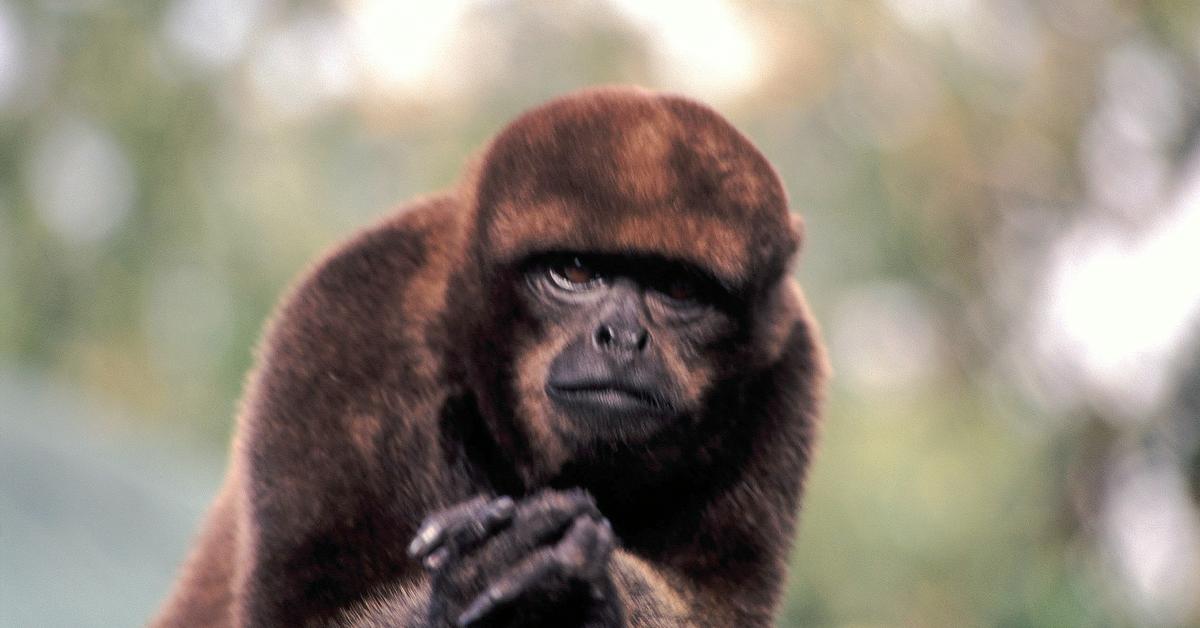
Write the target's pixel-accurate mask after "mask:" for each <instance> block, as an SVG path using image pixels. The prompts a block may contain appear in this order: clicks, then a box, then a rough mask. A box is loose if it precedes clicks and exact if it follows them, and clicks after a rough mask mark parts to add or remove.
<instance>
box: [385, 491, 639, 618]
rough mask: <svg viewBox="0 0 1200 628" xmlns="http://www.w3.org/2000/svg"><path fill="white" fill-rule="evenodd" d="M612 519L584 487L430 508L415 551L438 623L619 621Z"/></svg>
mask: <svg viewBox="0 0 1200 628" xmlns="http://www.w3.org/2000/svg"><path fill="white" fill-rule="evenodd" d="M614 546H615V541H614V538H613V532H612V528H611V527H610V526H609V523H608V520H606V519H605V518H604V517H603V516H602V515H601V514H600V511H599V510H598V509H597V508H596V504H595V502H593V501H592V498H591V496H589V495H588V494H587V493H586V492H584V491H582V490H571V491H554V490H549V489H546V490H542V491H539V492H538V493H535V494H533V495H531V496H529V497H526V498H524V499H522V500H520V501H519V502H514V501H513V500H512V499H511V498H509V497H499V498H495V499H488V498H485V497H476V498H475V499H472V500H470V501H466V502H463V503H461V504H458V505H456V506H453V507H450V508H448V509H446V510H442V511H439V512H436V513H434V514H432V515H429V516H428V517H427V518H426V519H425V521H424V522H423V523H422V524H421V527H420V529H419V530H418V531H417V535H416V537H415V538H414V539H413V541H412V544H411V545H410V546H409V550H408V551H409V554H410V555H412V556H413V557H414V558H417V559H418V560H420V561H421V562H422V564H423V565H424V566H425V568H426V569H427V570H429V572H430V576H431V577H430V582H431V599H430V606H429V609H430V624H431V625H433V626H588V627H599V626H620V625H622V614H623V613H622V609H621V604H620V601H619V600H618V598H617V595H616V590H615V588H614V587H613V583H612V579H611V577H610V575H609V559H610V557H611V556H612V551H613V547H614Z"/></svg>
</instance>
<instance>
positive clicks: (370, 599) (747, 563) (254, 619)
mask: <svg viewBox="0 0 1200 628" xmlns="http://www.w3.org/2000/svg"><path fill="white" fill-rule="evenodd" d="M791 220H792V219H791V217H790V216H789V214H788V210H787V202H786V198H785V197H784V193H783V190H782V187H781V185H780V182H779V179H778V177H777V176H776V174H775V172H774V171H773V170H772V169H771V167H770V165H769V164H768V163H767V162H766V160H765V159H764V158H763V157H762V155H761V154H759V153H758V151H757V150H755V149H754V148H753V146H752V145H751V144H750V143H749V141H748V140H746V139H745V138H744V137H743V136H742V135H741V134H739V133H738V132H737V131H736V130H734V129H733V127H731V126H730V125H729V124H728V123H727V122H726V121H725V120H724V119H722V118H721V117H720V116H719V115H718V114H716V113H715V112H713V111H712V110H710V109H708V108H707V107H705V106H703V105H700V104H698V103H695V102H693V101H690V100H687V99H684V98H680V97H676V96H667V95H659V94H655V93H653V92H648V91H644V90H637V89H629V88H605V89H598V90H589V91H585V92H580V93H576V94H572V95H569V96H567V97H565V98H562V99H559V100H556V101H553V102H551V103H549V104H547V105H544V106H542V107H540V108H537V109H534V110H532V111H531V112H529V113H527V114H525V115H524V116H522V117H520V118H518V119H517V120H516V121H515V122H513V123H512V124H511V125H509V126H508V127H507V128H506V129H505V130H503V131H502V132H501V133H500V134H499V135H498V136H497V137H496V138H495V139H494V140H493V141H492V143H491V144H490V145H489V147H488V148H487V149H486V150H485V152H484V153H483V157H482V159H481V160H480V161H479V163H478V164H476V165H475V166H474V167H472V168H471V169H470V170H469V171H468V173H467V175H466V176H465V177H464V179H463V182H462V184H461V185H460V186H458V187H457V188H456V189H455V190H453V191H452V192H450V193H448V194H445V195H441V196H435V197H430V198H427V199H424V200H421V201H418V202H415V203H412V204H410V205H409V206H407V207H404V208H402V209H401V210H399V211H397V212H396V213H395V214H393V215H391V216H389V217H387V218H386V219H384V220H383V221H381V222H380V223H379V224H377V225H375V226H373V227H371V228H368V229H366V230H364V231H363V232H361V233H359V234H358V235H357V236H355V237H354V238H352V239H351V240H350V241H349V242H347V243H345V244H344V245H342V246H340V247H337V248H336V249H335V250H334V251H333V252H332V253H330V254H329V255H327V256H325V257H324V259H323V260H321V261H320V262H319V263H318V264H317V265H316V266H315V267H314V268H313V269H312V270H311V271H309V272H308V273H307V275H306V276H305V277H304V279H303V280H302V281H301V282H299V284H298V285H297V286H296V288H295V289H294V290H292V292H291V294H290V295H288V297H287V298H286V299H285V301H284V304H283V305H282V306H281V308H280V309H279V311H278V313H277V315H276V317H275V319H274V321H273V323H272V324H271V325H270V328H269V330H268V332H267V334H266V338H265V340H264V343H263V346H262V348H261V352H260V355H259V359H258V366H257V368H256V370H255V372H254V375H253V377H252V380H251V383H250V385H249V387H248V390H247V393H246V398H245V400H244V403H243V407H242V411H241V414H240V417H239V424H238V437H237V441H236V446H235V460H234V462H233V464H232V466H231V471H230V479H229V481H228V482H227V487H226V490H225V491H224V492H223V493H222V495H221V497H219V498H218V501H217V503H216V505H215V506H214V508H213V513H212V514H211V515H210V517H209V518H208V521H207V522H206V524H205V528H204V532H203V533H202V534H201V537H200V541H199V543H198V546H197V549H196V550H195V552H194V553H193V555H192V557H191V558H190V559H189V561H188V562H187V564H186V565H185V567H184V571H183V574H182V576H181V578H180V580H179V583H178V584H177V586H176V588H175V590H174V591H173V593H172V595H171V597H170V598H169V599H168V601H167V603H166V605H165V606H164V608H163V610H162V612H161V614H160V615H159V617H158V618H157V619H156V620H155V621H154V622H153V625H155V626H201V625H203V626H248V625H254V626H267V625H270V626H275V625H306V624H312V623H329V622H342V623H346V624H352V625H364V626H367V625H370V626H379V625H405V626H407V625H422V623H421V621H420V619H419V616H420V615H421V614H422V612H423V610H422V609H424V608H425V607H426V601H427V599H426V598H427V596H428V595H429V588H428V585H427V581H426V578H425V575H424V573H423V572H422V570H421V569H420V568H419V566H418V565H417V564H416V563H415V562H414V561H413V560H412V559H410V558H408V556H407V555H406V554H405V545H406V544H407V542H408V540H409V539H410V538H411V536H412V534H413V533H414V531H415V528H416V526H417V525H418V523H419V522H420V520H421V518H422V517H423V516H424V515H425V514H426V513H428V512H430V511H431V510H434V509H438V508H444V507H447V506H449V505H451V504H453V503H456V502H459V501H462V500H465V499H468V498H471V497H473V496H475V495H479V494H485V495H499V494H510V495H515V496H520V495H525V494H528V493H529V492H531V491H533V490H536V489H538V488H540V487H543V486H549V487H555V488H567V487H572V486H582V487H584V488H587V489H588V490H589V491H591V492H592V494H593V495H594V496H595V498H596V501H597V503H598V505H599V507H600V509H601V511H602V512H603V513H604V514H605V515H606V516H607V517H608V518H609V519H610V520H611V521H612V524H613V526H614V529H615V531H616V533H617V535H618V537H619V538H620V541H621V549H620V550H618V552H617V553H616V554H615V555H614V558H613V563H612V566H611V569H612V570H613V576H614V578H613V580H614V582H615V583H616V585H617V588H618V591H619V594H620V596H621V599H622V601H623V602H624V604H625V607H626V615H627V621H628V623H629V624H630V625H633V626H676V625H713V626H716V625H720V626H730V625H739V626H754V625H767V624H768V623H769V622H770V620H771V617H772V615H773V612H774V609H775V606H776V604H777V601H778V598H779V594H780V589H781V583H782V579H783V575H784V566H785V558H786V556H787V552H788V548H789V545H790V539H791V537H792V534H793V529H794V521H795V512H796V510H797V508H798V506H799V501H800V495H801V485H802V480H803V477H804V474H805V470H806V468H807V466H808V461H809V458H810V456H811V448H812V443H813V439H814V430H815V427H816V421H817V412H818V406H819V398H820V392H821V389H822V384H823V378H824V358H823V354H822V352H821V349H820V347H819V345H818V342H817V338H816V330H815V328H814V326H813V323H812V321H811V319H810V318H809V316H808V313H807V311H806V309H805V307H804V304H803V300H802V298H801V297H800V292H799V290H798V288H797V287H796V286H795V284H794V282H793V281H792V280H791V279H789V278H788V277H787V276H786V268H787V264H788V262H789V260H790V258H791V256H792V254H793V253H794V251H795V250H796V248H797V247H798V244H799V232H798V230H797V229H795V228H793V226H792V222H791ZM567 250H584V251H595V252H608V253H639V254H652V255H658V256H661V257H665V258H669V259H677V260H681V261H686V262H689V263H692V264H694V265H696V266H699V267H701V268H703V269H706V270H707V271H708V272H709V273H711V274H712V275H713V276H714V277H716V278H717V279H718V280H719V281H720V282H721V283H722V284H723V285H724V286H726V288H727V289H728V290H729V291H730V292H732V293H733V294H736V295H737V296H738V298H739V299H741V301H742V302H743V303H745V304H746V308H745V316H744V317H742V318H741V319H739V325H740V329H741V330H742V331H743V332H744V333H742V334H741V335H740V336H738V338H739V341H738V342H737V343H735V344H733V345H731V346H730V347H729V348H728V350H727V352H726V355H724V356H723V359H722V360H719V361H716V362H715V363H714V364H712V365H705V364H689V363H688V360H687V356H685V355H684V354H679V355H677V356H674V357H673V358H672V360H673V361H674V362H673V363H674V365H675V366H674V368H677V369H690V371H689V372H690V373H691V378H692V379H691V380H689V384H690V386H691V388H690V389H689V391H690V392H689V393H688V394H689V395H692V396H695V397H696V398H698V399H703V400H704V404H705V405H704V410H703V412H701V413H698V414H697V415H696V416H695V417H693V419H692V422H691V423H690V424H689V430H687V431H686V432H678V433H674V432H673V433H671V434H670V436H671V438H669V439H666V438H662V439H658V440H656V441H653V442H650V443H646V444H642V445H640V446H639V447H637V448H627V449H621V448H620V447H619V446H618V447H617V448H616V449H613V450H611V451H594V452H585V453H584V454H581V453H580V452H578V451H573V450H572V449H571V448H570V447H569V446H568V445H567V444H566V443H564V442H562V441H561V439H560V438H559V437H558V436H557V435H556V433H555V432H554V430H552V429H550V424H551V422H552V421H554V420H555V419H554V417H553V416H552V415H551V413H549V411H548V410H547V409H546V407H545V406H544V404H543V402H542V400H541V397H542V396H544V395H542V393H541V392H540V381H541V379H540V377H541V375H540V374H541V373H544V371H545V368H546V364H547V363H548V361H549V360H550V358H551V357H552V355H553V351H554V350H555V349H554V348H553V347H548V346H544V345H542V346H533V345H528V346H527V342H526V341H528V340H529V339H530V338H531V337H532V336H531V334H532V333H533V332H532V331H530V330H526V329H524V328H523V327H522V325H523V323H522V321H521V319H520V316H519V314H518V313H517V306H516V305H515V303H514V297H513V295H512V294H511V285H512V283H513V279H514V275H513V273H514V272H515V271H514V268H515V266H514V265H516V264H519V262H520V261H521V260H522V259H523V258H525V257H526V256H527V255H529V254H531V253H537V252H547V251H567ZM506 286H507V287H506ZM423 596H425V597H423Z"/></svg>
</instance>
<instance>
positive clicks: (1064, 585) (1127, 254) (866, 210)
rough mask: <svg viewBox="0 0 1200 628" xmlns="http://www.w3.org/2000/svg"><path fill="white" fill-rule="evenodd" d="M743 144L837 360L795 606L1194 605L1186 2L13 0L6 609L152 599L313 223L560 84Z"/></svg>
mask: <svg viewBox="0 0 1200 628" xmlns="http://www.w3.org/2000/svg"><path fill="white" fill-rule="evenodd" d="M613 82H619V83H637V84H641V85H646V86H651V87H657V88H662V89H669V90H674V91H678V92H683V93H686V94H690V95H693V96H695V97H698V98H700V99H703V100H705V101H707V102H709V103H711V104H713V105H714V106H716V107H717V108H718V109H720V110H721V111H722V112H724V113H725V114H727V115H728V116H729V118H730V119H731V120H733V122H734V123H735V124H736V125H737V126H738V127H739V128H741V129H743V130H744V131H745V132H746V133H747V134H748V135H749V136H750V137H751V138H752V139H754V140H755V141H756V142H757V143H758V145H759V146H760V147H761V148H762V150H763V151H764V152H765V153H766V154H767V156H768V157H769V158H770V159H771V160H772V161H773V162H774V164H775V165H776V166H777V168H778V169H779V171H780V173H781V174H782V176H783V179H784V180H785V182H786V185H787V188H788V191H789V193H790V195H791V200H792V204H793V207H794V209H795V211H797V212H799V213H800V214H802V215H803V216H804V218H805V220H806V221H807V226H808V230H807V231H808V240H807V242H806V245H805V248H804V251H803V253H802V257H801V259H800V264H799V266H798V269H797V274H798V277H799V278H800V280H801V282H802V283H803V285H804V286H805V288H806V291H807V293H808V297H809V300H810V301H811V303H812V305H813V307H814V309H815V311H816V312H817V314H818V317H819V319H820V321H821V323H822V325H823V327H824V331H825V334H826V337H827V340H828V342H829V346H830V352H831V357H832V361H833V365H834V368H835V370H836V377H835V379H834V380H833V389H832V395H831V398H830V402H829V413H828V417H827V423H826V426H825V430H824V437H823V442H822V448H821V452H820V456H819V459H818V460H817V463H816V466H815V468H814V471H813V474H812V475H811V479H810V483H809V493H808V497H807V501H806V504H805V510H804V513H803V516H802V525H801V530H800V535H799V539H798V542H797V545H796V548H795V552H794V554H793V558H792V562H793V565H794V568H793V570H792V575H791V579H790V582H789V590H788V596H787V601H786V605H785V608H784V611H783V614H782V617H781V620H780V625H781V626H810V625H811V626H914V627H915V626H1014V627H1015V626H1189V625H1191V626H1200V334H1197V332H1198V331H1200V142H1198V141H1197V140H1198V138H1200V3H1193V2H1186V1H1179V0H1144V1H1139V2H1131V1H1128V0H879V1H865V0H864V1H857V2H838V3H832V2H817V1H815V0H810V1H797V2H770V3H768V2H748V3H742V2H721V1H702V0H689V1H684V0H680V1H671V2H644V1H638V0H612V1H609V2H582V1H570V2H556V3H539V2H511V1H482V0H476V1H465V0H457V1H442V2H398V1H393V0H358V1H345V2H338V3H322V2H316V1H293V2H288V1H285V0H166V1H163V2H148V1H137V0H0V625H4V626H120V625H138V624H140V623H142V622H143V621H144V620H145V619H146V618H147V617H148V616H149V615H150V614H151V613H152V612H153V610H154V609H155V608H156V606H157V604H158V603H159V601H160V600H161V599H162V597H163V595H164V594H165V592H166V590H167V587H168V586H169V584H170V582H171V579H172V577H173V573H174V571H175V569H176V568H177V566H178V564H179V562H180V561H181V560H182V558H183V556H184V554H185V551H186V548H187V547H188V545H189V541H190V538H191V536H192V534H193V533H194V531H195V528H196V526H197V524H198V522H199V518H200V516H201V514H202V512H203V510H204V508H205V506H206V505H207V503H208V501H209V500H210V499H211V497H212V496H213V494H214V492H215V490H216V488H217V485H218V483H219V481H220V478H221V476H222V473H223V467H224V464H225V459H226V453H227V447H228V440H229V435H230V433H231V428H232V415H233V412H234V407H235V403H236V400H237V398H238V396H239V394H240V389H241V385H242V382H243V377H244V374H245V372H246V371H247V369H248V368H249V366H250V364H251V359H252V351H253V347H254V344H255V342H256V338H257V337H258V335H259V332H260V330H261V328H262V325H263V322H264V319H265V317H266V316H267V315H268V313H269V312H270V309H271V307H272V304H273V303H274V302H275V300H276V298H277V297H278V295H279V294H280V292H281V291H282V290H283V289H284V288H285V287H286V286H287V285H288V282H289V281H290V280H291V279H292V278H293V277H295V276H296V275H297V273H298V272H300V271H301V270H302V269H303V268H304V267H305V264H306V263H307V262H308V261H309V260H311V259H313V257H314V256H315V255H317V254H318V253H319V252H320V251H321V250H322V249H324V248H326V247H328V246H330V245H332V244H333V243H336V242H338V241H339V240H340V239H342V238H343V237H345V236H346V235H347V234H348V233H350V232H351V231H352V230H354V229H355V228H356V227H358V226H361V225H363V224H365V223H367V222H370V221H371V220H373V219H374V218H375V217H376V216H379V215H380V214H381V213H383V212H385V211H388V210H389V208H391V207H393V206H395V205H396V204H397V203H398V202H400V201H403V200H405V199H407V198H409V197H412V196H413V195H416V194H420V193H424V192H429V191H433V190H436V189H439V188H443V187H445V186H448V185H450V184H451V183H452V182H453V181H454V178H455V176H456V174H457V173H458V172H459V170H460V168H461V167H462V165H463V162H464V160H465V159H466V158H467V157H468V156H469V155H470V154H471V152H472V151H473V150H474V149H476V148H478V147H479V146H480V145H481V144H482V143H483V142H484V141H486V139H487V138H488V136H489V135H490V134H491V133H492V132H494V131H495V130H497V129H498V128H499V127H501V126H502V125H503V124H504V123H505V121H507V120H508V119H510V118H511V117H512V116H514V115H515V114H517V113H518V112H520V111H522V110H523V109H525V108H527V107H529V106H531V105H534V104H537V103H539V102H541V101H543V100H545V99H547V98H549V97H552V96H554V95H557V94H560V93H562V92H564V91H567V90H570V89H574V88H577V87H581V86H586V85H594V84H599V83H613Z"/></svg>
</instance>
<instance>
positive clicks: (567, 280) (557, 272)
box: [549, 257, 604, 292]
mask: <svg viewBox="0 0 1200 628" xmlns="http://www.w3.org/2000/svg"><path fill="white" fill-rule="evenodd" d="M549 273H550V279H551V280H552V281H553V282H554V285H556V286H558V287H559V288H562V289H563V290H571V291H573V292H578V291H582V290H591V289H593V288H596V287H598V286H600V285H601V284H603V283H604V277H603V276H601V275H600V274H599V273H597V272H596V271H595V270H594V269H592V268H591V267H589V266H588V265H586V264H584V263H583V260H581V259H579V258H578V257H570V258H567V259H565V260H563V261H560V262H556V263H554V264H551V265H550V267H549Z"/></svg>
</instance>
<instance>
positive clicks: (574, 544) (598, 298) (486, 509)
mask: <svg viewBox="0 0 1200 628" xmlns="http://www.w3.org/2000/svg"><path fill="white" fill-rule="evenodd" d="M522 268H523V271H522V273H521V279H520V281H521V285H519V286H517V288H518V292H519V293H520V294H521V295H522V297H521V299H522V301H523V306H524V309H525V313H526V314H527V315H528V316H529V317H530V318H532V319H533V321H534V323H535V326H536V327H537V328H538V329H539V334H538V335H539V339H538V340H539V342H535V344H534V346H535V349H534V350H540V349H542V348H544V347H550V349H549V350H553V348H554V347H555V346H561V347H562V348H561V349H558V350H557V353H555V354H554V356H553V358H551V359H550V361H549V366H548V368H547V369H546V374H545V378H544V383H543V386H542V392H544V394H545V395H546V398H547V399H548V403H549V406H550V408H551V412H552V414H553V415H554V416H555V418H556V420H555V421H554V423H553V425H554V428H555V429H556V430H558V431H559V432H560V433H561V434H563V435H565V436H567V437H568V438H567V439H566V440H567V441H568V442H574V443H575V444H577V445H581V444H586V443H587V442H595V441H616V442H623V443H630V442H638V441H639V440H643V439H647V438H649V437H651V436H653V435H655V434H658V433H660V432H662V431H663V429H664V428H666V427H667V426H669V425H671V424H672V423H674V422H676V421H680V420H681V419H682V418H683V417H686V416H688V415H689V413H693V412H696V411H698V409H699V408H700V407H701V405H702V401H703V400H702V395H703V392H704V389H705V386H706V384H707V382H708V381H710V380H711V378H712V376H713V373H714V372H715V366H716V365H714V364H713V362H714V360H713V359H712V358H710V357H709V356H710V355H711V354H712V351H713V349H714V347H715V346H716V345H718V344H719V343H721V342H723V341H728V340H729V338H730V336H731V334H732V332H733V331H734V330H735V328H736V325H735V323H734V319H735V317H734V316H733V314H732V312H735V311H736V299H735V298H734V297H733V296H732V295H731V294H729V293H728V292H727V291H725V290H723V289H722V288H721V287H720V285H719V284H718V283H717V282H716V281H714V280H712V279H711V278H709V277H707V276H706V275H704V273H702V272H701V271H699V270H698V269H695V268H693V267H690V266H688V265H685V264H680V263H676V262H672V261H668V260H663V259H660V258H655V257H636V256H616V255H595V254H586V253H574V252H568V253H552V254H546V255H538V256H535V257H533V258H532V259H530V260H528V261H527V262H526V263H525V264H524V265H523V267H522ZM555 339H557V342H556V343H555V344H548V343H552V342H555ZM616 547H617V539H616V538H615V536H614V533H613V530H612V527H611V525H610V524H609V521H608V520H607V519H606V518H605V517H604V515H603V514H601V512H600V511H599V509H598V508H597V506H596V503H595V502H594V501H593V499H592V496H591V495H589V494H588V493H586V492H585V491H582V490H579V489H574V490H567V491H562V490H554V489H549V488H543V489H540V490H537V491H535V492H533V493H532V494H531V495H527V496H524V497H521V498H518V499H516V500H514V499H512V498H509V497H505V496H501V497H495V498H489V497H483V496H481V497H477V498H475V499H473V500H470V501H468V502H464V503H460V504H457V505H455V506H452V507H450V508H448V509H445V510H442V511H439V512H436V513H434V514H432V515H430V516H429V517H428V518H426V520H425V521H424V523H423V524H422V526H421V528H420V529H419V530H418V532H417V536H416V538H415V539H414V540H413V542H412V545H411V546H410V547H409V553H410V554H411V555H412V556H413V557H415V558H417V559H419V560H421V561H422V564H423V565H424V566H425V567H426V568H427V569H428V570H429V571H430V574H431V586H432V589H433V591H434V595H433V596H432V599H433V600H434V603H433V606H432V607H431V608H430V617H431V619H432V624H433V625H446V624H450V625H457V626H476V625H481V626H482V625H488V626H514V627H515V626H532V625H579V626H589V627H593V626H594V627H600V626H615V625H624V620H623V619H622V617H623V616H624V614H625V609H624V608H622V605H621V603H620V600H619V599H618V598H617V597H616V595H615V593H614V591H615V589H614V585H613V582H612V579H611V576H610V570H609V560H610V557H611V555H612V553H613V551H614V549H615V548H616Z"/></svg>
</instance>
